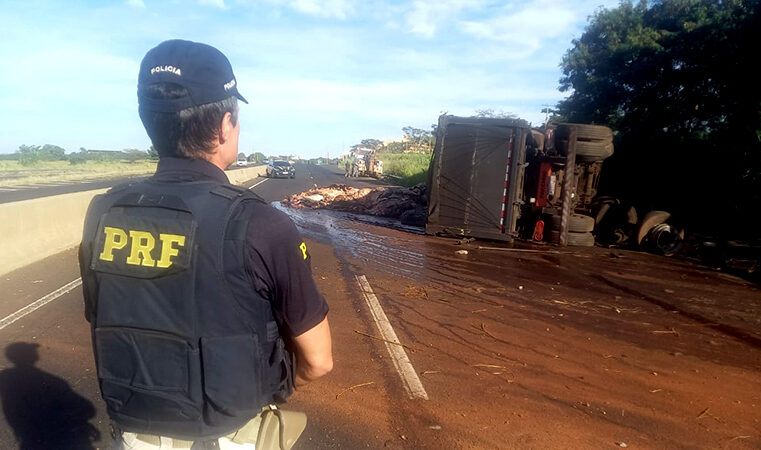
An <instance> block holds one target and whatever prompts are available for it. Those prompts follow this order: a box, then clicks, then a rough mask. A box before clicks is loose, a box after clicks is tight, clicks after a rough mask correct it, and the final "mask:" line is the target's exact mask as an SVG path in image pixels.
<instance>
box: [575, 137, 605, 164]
mask: <svg viewBox="0 0 761 450" xmlns="http://www.w3.org/2000/svg"><path fill="white" fill-rule="evenodd" d="M612 154H613V142H611V141H576V159H578V160H581V161H584V162H594V161H602V160H604V159H606V158H608V157H609V156H610V155H612Z"/></svg>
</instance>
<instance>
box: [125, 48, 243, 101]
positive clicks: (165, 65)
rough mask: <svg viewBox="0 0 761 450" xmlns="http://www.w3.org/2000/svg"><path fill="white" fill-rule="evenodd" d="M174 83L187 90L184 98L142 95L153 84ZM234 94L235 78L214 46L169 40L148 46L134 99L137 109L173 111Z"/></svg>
mask: <svg viewBox="0 0 761 450" xmlns="http://www.w3.org/2000/svg"><path fill="white" fill-rule="evenodd" d="M164 82H169V83H176V84H179V85H180V86H182V87H184V88H185V89H187V91H188V94H189V95H188V96H187V97H182V98H178V99H172V100H157V99H155V98H149V97H147V96H146V95H144V94H143V90H144V88H145V86H148V85H151V84H154V83H164ZM232 96H235V97H237V98H239V99H240V100H241V101H243V102H244V103H248V102H247V101H246V99H245V98H243V96H242V95H240V93H239V92H238V81H237V80H236V79H235V75H233V68H232V66H231V65H230V61H228V60H227V57H226V56H225V55H224V54H223V53H222V52H220V51H219V50H217V49H216V48H214V47H212V46H210V45H206V44H201V43H198V42H191V41H183V40H180V39H173V40H170V41H164V42H162V43H160V44H159V45H157V46H156V47H154V48H152V49H150V50H149V51H148V53H146V54H145V57H144V58H143V62H142V63H140V74H139V75H138V78H137V99H138V103H139V104H140V107H141V108H145V109H148V110H150V111H154V112H177V111H180V110H182V109H185V108H190V107H193V106H199V105H204V104H206V103H214V102H218V101H220V100H224V99H226V98H228V97H232Z"/></svg>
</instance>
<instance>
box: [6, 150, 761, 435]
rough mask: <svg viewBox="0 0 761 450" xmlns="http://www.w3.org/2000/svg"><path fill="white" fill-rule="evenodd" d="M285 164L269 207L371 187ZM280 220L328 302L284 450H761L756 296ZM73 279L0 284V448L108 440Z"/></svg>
mask: <svg viewBox="0 0 761 450" xmlns="http://www.w3.org/2000/svg"><path fill="white" fill-rule="evenodd" d="M296 169H297V176H296V178H295V179H293V180H291V179H267V178H264V177H260V178H257V179H255V180H251V181H250V182H249V183H247V185H248V186H249V187H251V189H252V190H253V191H255V192H257V193H258V194H259V195H260V196H262V197H263V198H264V199H265V200H267V201H270V202H277V201H278V200H281V199H282V198H284V197H286V196H287V195H289V194H291V193H295V192H300V191H304V190H306V189H308V188H310V187H314V185H318V186H326V185H330V184H333V183H343V182H346V181H348V182H350V183H351V184H355V185H358V186H360V185H361V186H374V185H377V184H379V182H378V181H376V180H371V179H350V180H346V179H344V178H343V176H342V172H341V171H340V170H338V169H337V168H330V167H324V166H305V165H298V166H297V167H296ZM274 204H275V205H276V206H277V203H274ZM287 212H288V213H289V214H290V215H291V217H292V218H293V219H294V221H295V222H296V223H297V225H298V226H299V228H300V230H301V232H302V234H303V235H304V236H305V238H306V242H307V246H308V248H309V252H310V254H311V256H312V265H313V274H314V278H315V281H316V282H317V285H318V288H319V289H320V291H321V292H322V293H323V294H324V295H325V296H326V298H327V299H328V302H329V304H330V308H331V310H330V316H329V317H330V323H331V328H332V330H333V339H334V340H333V344H334V354H335V368H334V371H333V372H332V373H331V374H330V375H329V376H328V377H326V378H325V379H322V380H318V381H316V382H314V383H311V384H308V385H306V386H304V387H303V388H301V389H299V390H298V391H297V392H296V393H295V395H294V396H293V397H292V398H291V400H290V401H289V402H288V404H287V405H286V407H287V408H291V409H295V410H301V411H304V412H306V413H307V415H308V417H309V425H308V427H307V430H306V431H305V434H304V435H303V437H302V439H301V440H300V441H299V442H298V443H297V445H296V447H294V448H296V449H312V448H318V449H321V448H339V449H357V448H373V449H375V448H410V449H418V448H430V449H439V448H457V449H460V448H465V449H492V448H495V449H496V448H505V449H514V448H516V449H524V448H542V449H544V448H562V449H567V448H580V449H581V448H583V449H586V448H621V447H624V445H625V446H627V447H630V448H648V449H649V448H680V449H681V448H685V449H686V448H710V449H713V448H748V449H751V448H761V290H759V288H758V287H757V286H755V285H752V284H750V283H747V282H745V281H744V280H741V279H739V278H735V277H732V276H728V275H726V274H723V273H719V272H715V271H711V270H709V269H706V268H704V267H700V266H696V265H692V264H690V263H687V262H684V261H679V260H672V259H667V258H661V257H657V256H654V255H649V254H644V253H638V252H625V251H618V250H610V249H603V248H589V249H586V248H585V249H572V248H568V249H557V248H553V247H537V248H528V249H527V248H517V249H516V248H510V247H508V246H505V245H502V244H496V243H485V242H474V243H459V245H458V242H457V241H456V240H451V239H443V238H435V237H431V236H421V235H418V234H413V233H406V232H402V231H398V230H395V229H390V228H387V227H379V226H374V225H371V224H368V223H367V222H363V221H358V220H356V219H357V218H356V217H354V216H352V215H349V214H342V213H337V212H331V211H323V210H287ZM459 250H467V254H458V253H456V251H459ZM526 250H528V251H526ZM78 276H79V274H78V270H77V266H76V255H75V252H74V250H70V251H67V252H63V253H61V254H58V255H56V256H54V257H52V258H48V259H47V260H45V261H42V262H40V263H37V264H34V265H32V266H29V267H25V268H23V269H20V270H17V271H15V272H13V273H11V274H8V275H6V276H5V277H3V278H2V279H0V293H2V294H1V297H0V317H4V318H5V319H0V339H2V340H3V341H4V342H5V343H6V361H4V362H3V364H2V370H0V401H2V406H3V412H4V417H5V421H4V422H2V423H0V448H3V449H5V448H19V447H20V448H96V447H97V448H104V447H107V445H108V443H109V439H110V438H109V435H108V433H109V431H108V420H107V417H106V416H105V411H104V405H103V403H102V401H101V400H100V396H99V393H98V387H97V380H96V377H95V374H94V368H93V362H92V355H91V351H90V339H89V328H88V325H87V323H86V322H85V321H84V319H83V314H82V298H81V295H82V294H81V288H80V287H78V286H77V285H76V283H74V284H70V283H71V282H72V281H76V280H77V279H78ZM66 286H68V287H67V288H65V289H63V291H66V292H65V293H63V294H62V295H60V296H58V297H56V298H55V299H54V300H52V301H50V302H49V303H47V304H45V305H44V306H41V307H39V309H36V310H34V311H33V312H31V313H30V314H28V315H26V316H23V317H21V318H16V316H13V314H14V313H15V312H17V311H19V310H21V309H22V308H24V307H26V306H27V305H30V304H32V305H37V306H39V305H41V303H42V302H44V301H45V300H50V299H51V296H49V294H50V293H53V292H56V291H57V290H60V288H62V287H66ZM67 289H70V290H68V291H67ZM373 298H374V300H373ZM378 307H379V308H380V310H382V311H383V317H385V318H386V319H385V320H383V317H381V315H380V313H379V312H378V310H377V309H376V308H378ZM379 317H380V319H379ZM379 323H386V325H388V326H390V327H391V328H392V330H393V331H394V334H395V337H389V335H387V334H386V331H384V330H385V328H384V327H385V325H378V324H379ZM397 339H398V341H397ZM394 342H398V344H397V343H394ZM25 343H26V344H36V345H38V347H34V346H30V345H24V344H25ZM400 349H401V350H403V353H404V354H405V355H406V361H405V358H402V357H401V356H399V352H398V351H399V350H400ZM415 378H416V379H417V380H418V383H415V380H414V379H415ZM421 389H422V391H421ZM622 444H624V445H622Z"/></svg>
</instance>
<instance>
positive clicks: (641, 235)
mask: <svg viewBox="0 0 761 450" xmlns="http://www.w3.org/2000/svg"><path fill="white" fill-rule="evenodd" d="M670 217H671V213H668V212H666V211H650V212H649V213H647V214H645V217H643V218H642V222H640V224H639V226H638V227H637V245H642V241H643V240H644V239H645V236H647V234H648V233H649V232H650V230H652V229H653V227H655V226H656V225H660V224H662V223H665V222H666V221H667V220H669V218H670Z"/></svg>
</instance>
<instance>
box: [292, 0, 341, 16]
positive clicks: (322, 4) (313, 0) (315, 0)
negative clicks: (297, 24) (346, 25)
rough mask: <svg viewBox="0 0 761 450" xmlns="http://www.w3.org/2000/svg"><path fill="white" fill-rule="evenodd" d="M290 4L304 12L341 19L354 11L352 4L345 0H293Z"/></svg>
mask: <svg viewBox="0 0 761 450" xmlns="http://www.w3.org/2000/svg"><path fill="white" fill-rule="evenodd" d="M290 6H291V7H292V8H293V9H295V10H296V11H299V12H301V13H304V14H308V15H312V16H318V17H326V18H336V19H342V20H343V19H346V17H347V16H348V15H349V14H351V13H352V12H353V11H354V5H353V4H352V2H351V1H347V0H324V1H319V0H293V1H291V2H290Z"/></svg>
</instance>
